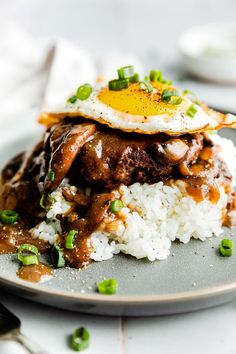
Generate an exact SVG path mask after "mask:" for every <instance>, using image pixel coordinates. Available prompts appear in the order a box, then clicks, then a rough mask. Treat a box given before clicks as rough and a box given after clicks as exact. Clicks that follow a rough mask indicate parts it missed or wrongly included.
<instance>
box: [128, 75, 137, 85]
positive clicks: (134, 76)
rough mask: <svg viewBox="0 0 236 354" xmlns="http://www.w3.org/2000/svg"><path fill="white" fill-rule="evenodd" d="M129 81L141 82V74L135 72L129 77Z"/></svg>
mask: <svg viewBox="0 0 236 354" xmlns="http://www.w3.org/2000/svg"><path fill="white" fill-rule="evenodd" d="M129 82H132V83H136V82H139V74H138V73H134V75H133V76H131V77H130V78H129Z"/></svg>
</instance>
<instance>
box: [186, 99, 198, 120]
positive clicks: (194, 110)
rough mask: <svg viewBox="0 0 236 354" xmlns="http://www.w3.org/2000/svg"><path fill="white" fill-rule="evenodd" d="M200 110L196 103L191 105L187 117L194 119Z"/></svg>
mask: <svg viewBox="0 0 236 354" xmlns="http://www.w3.org/2000/svg"><path fill="white" fill-rule="evenodd" d="M198 108H199V107H198V105H196V104H195V103H193V104H191V106H189V107H188V109H187V111H186V115H187V116H188V117H190V118H194V117H195V115H196V113H197V111H198Z"/></svg>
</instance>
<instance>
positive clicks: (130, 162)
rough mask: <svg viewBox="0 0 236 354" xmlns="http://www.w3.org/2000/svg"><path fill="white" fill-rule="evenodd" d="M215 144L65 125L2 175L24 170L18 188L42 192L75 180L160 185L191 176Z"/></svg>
mask: <svg viewBox="0 0 236 354" xmlns="http://www.w3.org/2000/svg"><path fill="white" fill-rule="evenodd" d="M211 145H212V143H211V141H210V140H208V139H206V138H205V137H204V134H202V133H196V134H186V135H183V136H179V137H170V136H168V135H165V134H156V135H152V136H142V135H140V134H131V133H123V132H120V131H116V130H113V129H110V128H106V127H103V126H100V125H99V124H94V123H91V122H84V121H83V122H82V123H80V122H79V123H78V122H77V123H70V122H69V123H65V122H62V123H59V124H57V125H54V126H53V127H51V128H50V129H48V131H47V132H46V133H45V135H44V137H43V141H42V142H41V143H39V144H37V146H36V148H35V149H34V150H33V151H34V153H31V154H27V157H25V156H26V155H24V154H22V155H20V156H18V157H17V159H16V158H14V159H13V160H12V161H10V162H9V163H8V165H7V166H6V167H5V169H4V170H3V172H2V177H3V183H6V182H8V181H10V180H11V178H10V177H11V176H12V175H15V173H16V171H17V166H16V165H17V164H18V166H19V170H21V171H22V165H23V166H24V169H23V173H21V174H19V173H18V177H19V178H18V179H17V184H18V185H19V180H20V179H21V181H22V182H23V181H24V182H25V181H34V182H35V183H37V184H38V186H39V190H40V193H42V192H44V191H46V192H52V191H53V190H55V189H56V188H57V187H58V185H59V184H60V182H61V181H62V179H63V178H65V177H69V178H70V180H71V184H74V185H76V186H91V187H93V188H94V189H95V190H96V189H102V190H109V189H112V188H115V187H116V186H118V185H120V184H125V185H130V184H132V183H135V182H140V183H156V182H158V181H165V180H167V179H169V178H171V177H174V178H182V177H188V176H191V175H192V171H191V169H190V167H191V165H193V164H195V163H196V161H197V159H198V157H199V154H200V152H201V151H202V149H203V148H204V147H206V146H211ZM25 159H27V161H25ZM22 160H23V161H22ZM11 170H14V171H12V173H11ZM50 172H53V179H52V180H50V178H49V176H50ZM16 175H17V174H16ZM16 175H15V176H16ZM20 176H21V177H20ZM15 180H16V177H13V181H15Z"/></svg>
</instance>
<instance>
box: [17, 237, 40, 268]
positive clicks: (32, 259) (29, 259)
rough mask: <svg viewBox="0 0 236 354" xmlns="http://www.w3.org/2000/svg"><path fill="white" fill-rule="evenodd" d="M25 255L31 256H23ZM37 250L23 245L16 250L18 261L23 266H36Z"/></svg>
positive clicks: (28, 245)
mask: <svg viewBox="0 0 236 354" xmlns="http://www.w3.org/2000/svg"><path fill="white" fill-rule="evenodd" d="M25 253H32V254H31V255H25ZM38 254H39V251H38V248H37V247H36V246H34V245H31V244H29V243H24V244H22V245H20V247H19V248H18V259H19V261H21V262H22V264H23V265H25V266H26V265H27V266H28V265H32V264H38V263H39V261H38Z"/></svg>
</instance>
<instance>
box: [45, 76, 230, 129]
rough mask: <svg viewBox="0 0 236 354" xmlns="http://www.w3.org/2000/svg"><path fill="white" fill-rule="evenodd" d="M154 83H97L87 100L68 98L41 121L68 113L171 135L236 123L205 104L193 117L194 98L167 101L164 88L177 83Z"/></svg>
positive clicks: (55, 118)
mask: <svg viewBox="0 0 236 354" xmlns="http://www.w3.org/2000/svg"><path fill="white" fill-rule="evenodd" d="M152 86H153V91H152V92H151V93H148V92H146V91H145V90H142V89H141V88H140V85H139V83H130V84H129V87H128V88H126V89H123V90H120V91H112V90H109V88H108V86H107V83H97V84H96V85H95V86H94V87H93V90H92V93H91V95H90V96H89V97H88V98H87V99H86V100H83V101H81V100H79V99H77V101H76V102H75V103H73V104H71V103H68V102H66V103H65V105H64V106H62V107H61V108H60V109H56V110H52V111H50V112H47V111H46V112H43V113H42V114H41V116H40V118H39V122H40V123H42V124H45V125H47V126H50V125H52V124H53V123H55V122H58V121H60V120H61V119H63V118H64V117H78V116H82V117H84V118H88V119H92V120H95V121H97V122H99V123H101V124H106V125H108V126H109V127H111V128H114V129H120V130H123V131H125V132H136V133H141V134H156V133H167V134H170V135H178V134H185V133H194V132H199V131H205V130H217V129H220V128H222V127H227V126H228V127H229V126H233V125H234V124H236V116H234V115H232V114H226V115H224V114H221V113H218V112H215V111H213V110H211V109H209V108H208V107H207V106H205V105H204V104H202V105H201V106H198V109H197V112H196V114H195V115H194V117H193V118H191V117H189V115H188V114H187V113H186V112H187V110H188V108H189V107H190V106H191V105H192V104H193V102H192V101H191V99H190V98H188V97H187V96H183V97H182V102H181V103H180V104H178V105H174V104H170V103H166V102H163V100H162V92H163V90H164V89H168V90H170V89H173V87H171V86H169V85H167V84H163V83H157V82H155V83H152Z"/></svg>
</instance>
